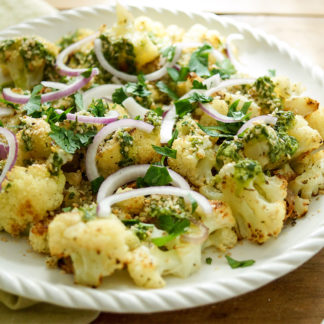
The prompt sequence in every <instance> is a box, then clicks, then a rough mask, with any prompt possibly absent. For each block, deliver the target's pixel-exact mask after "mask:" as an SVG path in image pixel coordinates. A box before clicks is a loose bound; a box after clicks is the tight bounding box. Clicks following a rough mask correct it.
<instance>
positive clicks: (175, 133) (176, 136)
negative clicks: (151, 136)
mask: <svg viewBox="0 0 324 324" xmlns="http://www.w3.org/2000/svg"><path fill="white" fill-rule="evenodd" d="M178 135H179V132H178V130H177V129H175V130H174V131H173V133H172V137H171V139H170V141H169V142H168V146H169V147H171V146H172V144H173V142H174V140H175V139H176V138H178Z"/></svg>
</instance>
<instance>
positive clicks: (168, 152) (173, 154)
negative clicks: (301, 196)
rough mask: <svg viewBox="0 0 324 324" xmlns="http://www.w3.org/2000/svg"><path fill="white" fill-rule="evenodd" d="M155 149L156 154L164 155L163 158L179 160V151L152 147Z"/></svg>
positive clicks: (164, 147) (165, 147)
mask: <svg viewBox="0 0 324 324" xmlns="http://www.w3.org/2000/svg"><path fill="white" fill-rule="evenodd" d="M152 147H153V149H154V151H155V152H157V153H159V154H161V155H163V156H167V157H170V158H172V159H176V158H177V150H174V149H172V148H169V147H167V146H163V147H162V146H156V145H152Z"/></svg>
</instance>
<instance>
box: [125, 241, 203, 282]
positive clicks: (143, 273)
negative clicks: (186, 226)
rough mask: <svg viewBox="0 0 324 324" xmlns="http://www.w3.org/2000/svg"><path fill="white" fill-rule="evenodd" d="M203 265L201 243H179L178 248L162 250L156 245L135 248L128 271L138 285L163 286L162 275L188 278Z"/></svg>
mask: <svg viewBox="0 0 324 324" xmlns="http://www.w3.org/2000/svg"><path fill="white" fill-rule="evenodd" d="M200 265H201V245H200V244H189V243H179V244H177V246H176V249H172V250H169V251H162V250H160V249H159V248H158V247H156V246H155V245H151V246H144V245H142V246H140V247H139V248H137V249H135V250H134V251H133V252H132V254H131V257H130V260H129V262H128V266H127V268H128V272H129V275H130V276H131V277H132V278H133V280H134V282H135V283H136V284H137V285H138V286H142V287H145V288H161V287H163V286H164V285H165V281H164V280H163V278H162V276H165V275H174V276H177V277H181V278H186V277H188V276H189V275H190V274H192V273H193V272H195V271H197V270H198V269H199V268H200Z"/></svg>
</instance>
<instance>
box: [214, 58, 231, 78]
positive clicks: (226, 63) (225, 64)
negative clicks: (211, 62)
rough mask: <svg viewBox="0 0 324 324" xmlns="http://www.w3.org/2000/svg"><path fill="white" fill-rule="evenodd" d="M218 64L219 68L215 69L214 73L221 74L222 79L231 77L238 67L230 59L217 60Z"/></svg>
mask: <svg viewBox="0 0 324 324" xmlns="http://www.w3.org/2000/svg"><path fill="white" fill-rule="evenodd" d="M216 65H217V66H218V69H213V70H212V73H213V74H219V75H220V77H221V78H222V80H225V79H229V78H230V77H231V75H232V74H235V73H236V69H235V67H234V65H233V64H232V63H231V61H230V60H229V59H225V60H223V61H221V62H217V63H216Z"/></svg>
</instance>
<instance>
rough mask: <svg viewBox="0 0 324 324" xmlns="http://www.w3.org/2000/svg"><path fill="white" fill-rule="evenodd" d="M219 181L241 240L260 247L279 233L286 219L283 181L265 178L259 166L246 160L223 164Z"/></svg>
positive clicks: (285, 190) (285, 185)
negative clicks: (258, 244) (247, 240)
mask: <svg viewBox="0 0 324 324" xmlns="http://www.w3.org/2000/svg"><path fill="white" fill-rule="evenodd" d="M218 178H219V179H218V180H219V182H218V187H219V189H220V190H221V191H222V193H223V199H224V201H226V202H227V203H228V204H229V206H230V207H231V209H232V212H233V215H234V217H235V219H236V222H237V229H238V233H239V234H240V236H241V237H242V238H247V239H249V240H251V241H254V242H257V243H263V242H265V241H267V240H268V239H269V238H270V237H271V236H277V235H278V234H279V233H280V231H281V229H282V227H283V221H284V219H285V215H286V203H285V200H284V199H285V198H286V194H287V182H286V181H285V180H283V179H280V178H278V177H276V176H273V177H268V176H265V175H264V174H263V173H262V169H261V166H260V164H258V163H257V162H256V161H253V160H248V159H245V160H242V161H240V162H238V163H228V164H225V165H224V166H223V168H222V169H221V170H220V172H219V175H218Z"/></svg>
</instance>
